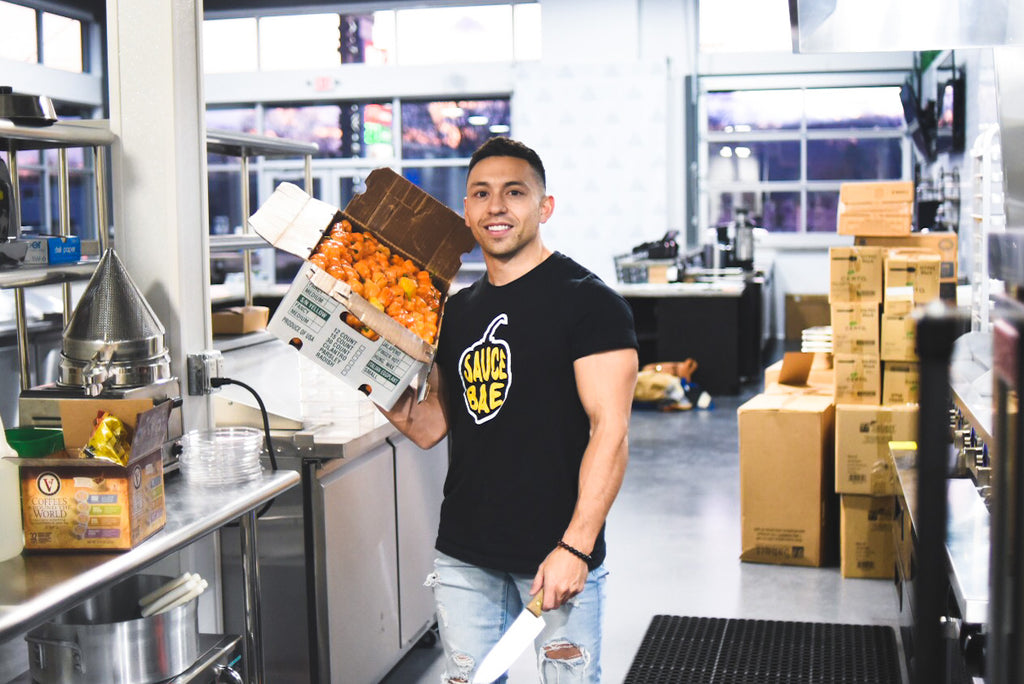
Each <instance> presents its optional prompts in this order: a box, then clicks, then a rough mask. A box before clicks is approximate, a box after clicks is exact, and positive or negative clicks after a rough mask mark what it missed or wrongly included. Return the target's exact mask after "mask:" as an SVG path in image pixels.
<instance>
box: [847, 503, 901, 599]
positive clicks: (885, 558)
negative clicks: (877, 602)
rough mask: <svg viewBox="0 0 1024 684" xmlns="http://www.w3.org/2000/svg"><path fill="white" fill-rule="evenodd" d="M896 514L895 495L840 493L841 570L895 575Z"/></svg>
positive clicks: (849, 574) (855, 574)
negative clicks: (894, 534)
mask: <svg viewBox="0 0 1024 684" xmlns="http://www.w3.org/2000/svg"><path fill="white" fill-rule="evenodd" d="M895 517H896V499H895V497H892V496H862V495H858V494H843V495H842V496H841V497H840V503H839V570H840V574H841V575H842V576H843V577H860V578H874V579H893V578H894V577H895V573H896V545H895V543H894V541H893V525H894V524H895V523H894V520H895Z"/></svg>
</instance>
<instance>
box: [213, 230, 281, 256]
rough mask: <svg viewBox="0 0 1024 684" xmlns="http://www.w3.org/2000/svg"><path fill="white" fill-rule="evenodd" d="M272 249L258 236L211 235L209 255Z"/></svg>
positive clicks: (270, 245) (271, 246)
mask: <svg viewBox="0 0 1024 684" xmlns="http://www.w3.org/2000/svg"><path fill="white" fill-rule="evenodd" d="M268 248H269V249H273V248H274V246H273V245H272V244H270V243H269V242H267V241H266V240H264V239H263V238H261V237H260V236H259V235H245V234H241V235H211V236H210V253H211V254H214V253H218V252H237V251H240V250H251V249H268Z"/></svg>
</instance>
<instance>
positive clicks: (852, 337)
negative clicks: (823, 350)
mask: <svg viewBox="0 0 1024 684" xmlns="http://www.w3.org/2000/svg"><path fill="white" fill-rule="evenodd" d="M878 332H879V319H878V303H877V302H835V303H833V304H832V352H833V353H834V354H868V355H870V356H877V355H878V345H879V337H878Z"/></svg>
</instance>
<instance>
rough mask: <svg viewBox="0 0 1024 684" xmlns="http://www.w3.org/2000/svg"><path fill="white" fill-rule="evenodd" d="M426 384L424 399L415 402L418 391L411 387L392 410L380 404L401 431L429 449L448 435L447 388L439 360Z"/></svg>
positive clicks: (388, 417) (387, 416)
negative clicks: (444, 385) (439, 370)
mask: <svg viewBox="0 0 1024 684" xmlns="http://www.w3.org/2000/svg"><path fill="white" fill-rule="evenodd" d="M427 387H428V390H427V396H426V398H424V400H423V401H419V402H418V401H416V390H415V389H413V388H411V387H410V388H408V389H406V390H405V392H403V393H402V396H401V397H399V398H398V401H397V402H396V403H395V405H394V407H392V409H391V410H390V411H386V410H384V409H383V408H381V407H380V406H378V407H377V409H378V410H379V411H380V412H381V413H383V414H384V417H385V418H387V419H388V420H389V421H390V422H391V424H392V425H394V426H395V427H396V428H398V430H399V432H401V433H402V434H403V435H405V436H406V437H408V438H409V439H411V440H412V441H413V442H414V443H415V444H416V445H417V446H419V447H420V448H422V449H429V448H430V447H432V446H434V445H435V444H437V443H438V442H440V441H441V440H442V439H443V438H444V437H445V435H447V434H448V415H447V414H446V413H445V403H444V387H443V385H442V381H441V373H439V372H438V370H437V364H436V363H435V364H434V367H433V368H431V369H430V374H429V376H428V377H427Z"/></svg>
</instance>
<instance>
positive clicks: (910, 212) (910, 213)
mask: <svg viewBox="0 0 1024 684" xmlns="http://www.w3.org/2000/svg"><path fill="white" fill-rule="evenodd" d="M838 219H839V220H838V222H837V224H836V232H837V233H838V234H839V235H879V236H904V235H910V232H911V230H912V229H913V227H914V205H913V203H910V202H908V203H904V204H897V203H892V204H891V205H890V206H884V207H875V206H871V207H870V208H860V207H849V206H842V205H841V206H840V208H839V214H838Z"/></svg>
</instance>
